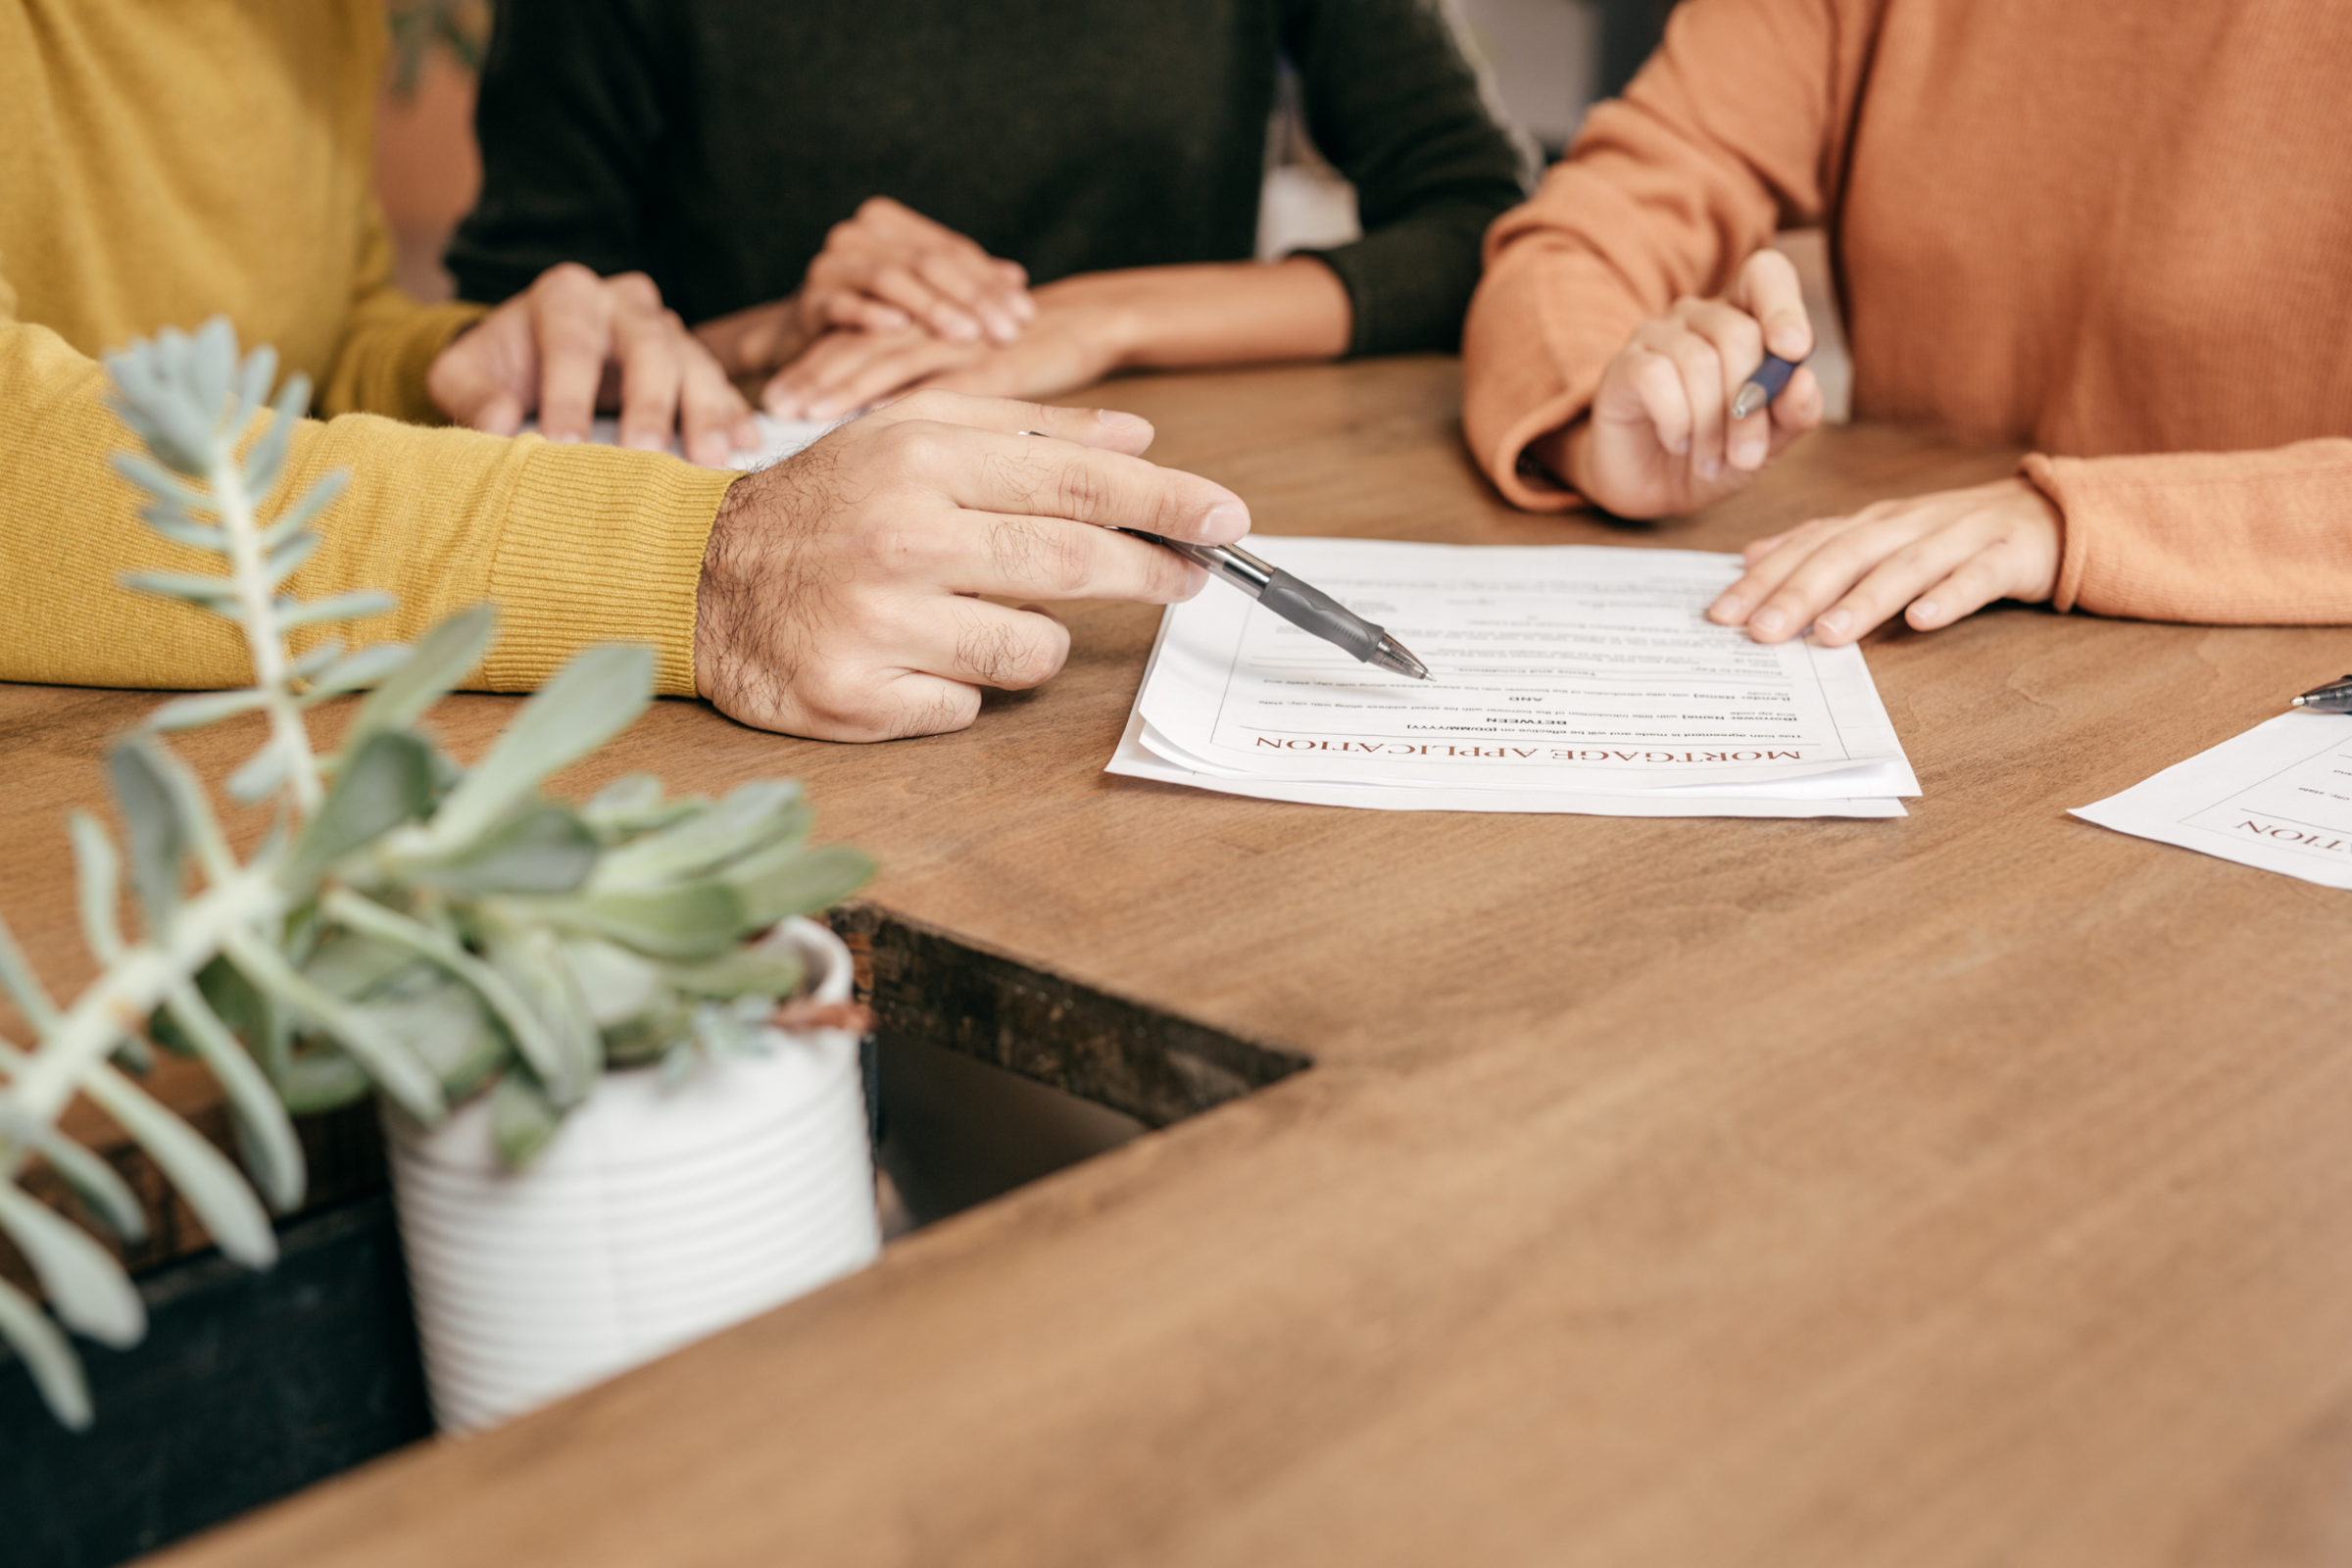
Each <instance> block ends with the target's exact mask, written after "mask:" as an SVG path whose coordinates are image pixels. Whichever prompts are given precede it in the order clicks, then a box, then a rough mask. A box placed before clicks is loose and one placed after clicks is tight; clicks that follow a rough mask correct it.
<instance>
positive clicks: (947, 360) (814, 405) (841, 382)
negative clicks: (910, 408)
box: [806, 333, 974, 419]
mask: <svg viewBox="0 0 2352 1568" xmlns="http://www.w3.org/2000/svg"><path fill="white" fill-rule="evenodd" d="M973 352H974V350H973V349H972V347H971V345H969V344H963V343H946V342H942V341H941V340H940V339H938V338H935V337H931V336H929V335H927V334H919V333H915V334H907V335H906V336H905V337H902V338H901V339H900V342H899V346H898V347H896V348H894V349H890V350H888V351H886V352H883V353H881V354H878V355H875V356H872V357H870V358H867V359H864V360H861V361H858V362H857V363H856V364H855V365H854V366H851V367H849V368H847V370H846V372H845V373H842V374H840V375H838V376H837V377H835V378H833V379H831V380H830V381H829V382H828V384H826V385H823V386H820V387H819V388H817V390H816V391H815V392H814V393H813V394H812V395H811V396H809V398H808V399H807V400H806V403H807V407H808V417H809V418H811V419H832V418H838V417H841V416H842V415H845V414H849V413H852V412H854V411H855V410H858V409H864V408H871V407H872V406H873V405H875V404H877V403H879V402H881V401H882V400H883V399H885V398H888V397H891V396H893V395H895V394H897V393H900V392H904V391H906V390H907V389H908V388H909V387H911V386H913V385H914V384H915V383H916V382H917V381H920V380H921V379H923V377H925V376H927V375H932V374H936V373H937V372H938V371H940V370H941V369H944V368H947V367H949V366H952V365H956V364H958V363H960V362H961V361H962V360H963V359H964V358H966V357H967V356H968V355H970V354H971V353H973Z"/></svg>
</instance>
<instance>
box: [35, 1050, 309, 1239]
mask: <svg viewBox="0 0 2352 1568" xmlns="http://www.w3.org/2000/svg"><path fill="white" fill-rule="evenodd" d="M81 1087H82V1092H83V1093H85V1094H87V1095H88V1096H89V1097H90V1099H91V1100H92V1101H93V1102H94V1103H96V1104H97V1106H98V1108H99V1109H100V1110H103V1111H105V1112H106V1113H107V1114H108V1115H109V1116H112V1117H114V1118H115V1122H116V1124H117V1125H119V1126H120V1127H121V1128H122V1129H123V1131H124V1132H126V1133H128V1134H129V1135H130V1137H131V1140H132V1141H133V1142H134V1143H136V1144H137V1145H138V1146H139V1147H140V1148H141V1149H144V1150H146V1151H147V1155H148V1157H149V1158H150V1159H153V1160H154V1161H155V1163H156V1165H157V1166H158V1167H159V1168H160V1169H161V1170H162V1171H163V1173H164V1175H165V1176H166V1177H167V1178H168V1179H169V1180H170V1181H171V1183H172V1186H173V1187H175V1188H177V1189H178V1190H179V1196H180V1197H182V1198H184V1199H186V1200H187V1201H188V1206H189V1207H190V1208H192V1209H194V1210H195V1211H196V1217H197V1218H198V1219H200V1220H202V1221H203V1222H204V1228H205V1229H206V1230H208V1231H210V1232H211V1233H212V1237H213V1242H214V1244H215V1245H216V1246H218V1247H219V1248H220V1249H221V1252H222V1253H223V1254H224V1255H226V1256H227V1257H229V1258H230V1259H231V1260H233V1261H235V1262H239V1263H242V1264H244V1265H245V1266H246V1267H247V1268H268V1267H269V1266H270V1264H271V1263H273V1262H275V1261H277V1235H276V1233H275V1232H274V1231H272V1230H270V1216H269V1215H267V1214H265V1213H263V1212H262V1205H261V1203H260V1201H258V1200H256V1199H255V1197H254V1196H253V1189H252V1188H251V1187H248V1186H247V1185H246V1184H245V1178H244V1177H242V1176H240V1175H238V1174H237V1168H236V1166H234V1165H232V1164H230V1163H229V1162H228V1159H227V1157H226V1156H225V1155H223V1154H222V1153H221V1151H219V1150H218V1149H215V1148H214V1147H213V1146H212V1145H211V1144H209V1143H207V1142H205V1141H204V1139H203V1138H202V1137H201V1136H199V1135H198V1134H197V1132H196V1131H195V1129H193V1128H191V1127H190V1126H189V1125H188V1124H187V1123H186V1122H184V1121H181V1120H180V1119H179V1118H178V1117H177V1116H174V1115H173V1114H172V1112H170V1111H168V1110H166V1109H165V1108H164V1107H163V1106H162V1105H160V1104H158V1103H156V1102H155V1100H154V1099H153V1098H152V1097H151V1096H150V1095H148V1093H147V1092H146V1091H145V1090H144V1089H141V1088H140V1087H139V1086H138V1085H137V1084H134V1083H132V1082H131V1081H130V1080H129V1079H127V1078H125V1077H123V1075H122V1074H121V1073H119V1072H117V1071H116V1070H115V1069H114V1068H112V1067H98V1068H96V1069H94V1070H93V1071H91V1072H89V1073H87V1074H85V1075H84V1076H83V1078H82V1080H81Z"/></svg>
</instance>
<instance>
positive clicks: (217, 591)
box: [115, 571, 237, 613]
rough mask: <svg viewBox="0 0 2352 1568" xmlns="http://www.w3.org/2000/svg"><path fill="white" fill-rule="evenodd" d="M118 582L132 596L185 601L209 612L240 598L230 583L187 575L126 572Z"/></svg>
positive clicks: (226, 579)
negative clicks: (148, 595) (138, 595)
mask: <svg viewBox="0 0 2352 1568" xmlns="http://www.w3.org/2000/svg"><path fill="white" fill-rule="evenodd" d="M115 580H116V581H117V582H119V583H121V584H122V585H123V587H125V588H127V589H129V590H130V591H131V592H132V593H138V594H155V595H157V596H159V597H161V598H164V599H184V600H186V601H187V602H188V603H190V604H192V605H196V606H199V607H200V608H202V609H205V610H214V609H218V608H219V607H220V606H221V605H224V604H228V603H230V602H231V601H233V600H234V599H235V598H236V597H237V585H236V584H235V583H234V582H233V581H231V580H230V579H228V578H226V577H201V576H198V575H196V574H195V573H194V572H187V571H126V572H124V573H123V575H122V576H120V577H118V578H116V579H115ZM222 613H227V612H225V611H224V612H222Z"/></svg>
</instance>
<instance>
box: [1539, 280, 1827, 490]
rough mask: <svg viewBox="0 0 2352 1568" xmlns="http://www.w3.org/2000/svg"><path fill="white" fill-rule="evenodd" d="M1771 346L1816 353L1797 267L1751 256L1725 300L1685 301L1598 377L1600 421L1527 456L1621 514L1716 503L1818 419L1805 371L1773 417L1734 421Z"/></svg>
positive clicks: (1555, 437) (1590, 419)
mask: <svg viewBox="0 0 2352 1568" xmlns="http://www.w3.org/2000/svg"><path fill="white" fill-rule="evenodd" d="M1767 348H1769V349H1771V351H1772V352H1773V353H1775V354H1778V355H1779V356H1781V357H1782V358H1783V359H1785V360H1791V361H1794V360H1801V359H1804V358H1805V357H1806V356H1807V355H1809V354H1811V353H1812V352H1813V324H1812V321H1811V320H1810V319H1808V318H1807V316H1806V315H1805V301H1804V292H1803V290H1802V289H1801V288H1800V287H1799V286H1798V283H1797V277H1796V269H1795V268H1794V267H1793V266H1791V265H1790V263H1789V258H1788V257H1786V256H1783V255H1782V254H1781V253H1780V252H1779V251H1775V250H1762V251H1758V252H1756V254H1755V255H1753V256H1751V257H1749V258H1748V259H1747V262H1746V264H1745V265H1744V266H1742V267H1741V268H1740V274H1739V276H1738V277H1736V278H1734V279H1733V282H1732V287H1731V289H1730V291H1729V292H1728V293H1726V294H1725V295H1724V296H1723V297H1722V298H1721V299H1712V300H1701V299H1690V298H1685V299H1681V300H1677V301H1676V302H1675V305H1674V309H1673V310H1671V311H1669V312H1668V313H1667V314H1666V315H1664V316H1661V317H1657V318H1654V319H1650V320H1647V321H1644V322H1642V324H1641V325H1640V326H1639V327H1636V328H1635V329H1634V334H1633V336H1632V337H1631V338H1630V339H1629V340H1628V341H1627V343H1626V345H1625V347H1624V348H1623V349H1621V350H1619V351H1618V353H1617V355H1616V357H1615V358H1613V359H1611V360H1610V361H1609V363H1608V366H1607V368H1604V369H1603V370H1602V371H1601V376H1600V385H1599V387H1598V389H1597V390H1596V391H1595V392H1594V393H1593V408H1592V412H1591V413H1590V414H1589V415H1587V416H1586V417H1584V418H1582V419H1580V420H1578V421H1576V422H1575V423H1573V424H1570V425H1567V426H1566V427H1564V428H1562V429H1559V430H1555V431H1553V432H1552V433H1551V434H1549V435H1546V436H1543V437H1541V438H1539V439H1538V440H1536V441H1535V442H1533V443H1531V445H1530V447H1529V453H1530V455H1531V456H1532V457H1533V458H1534V459H1535V460H1536V461H1537V462H1538V463H1540V464H1542V465H1543V466H1544V467H1545V468H1547V469H1549V470H1550V471H1551V472H1552V473H1555V474H1557V475H1559V476H1560V478H1562V479H1564V480H1565V481H1567V483H1568V484H1569V485H1570V486H1571V487H1572V488H1574V489H1575V490H1576V491H1577V493H1578V494H1580V495H1582V496H1583V497H1584V498H1585V499H1586V500H1588V501H1590V502H1592V503H1593V505H1594V506H1598V507H1605V508H1606V509H1608V510H1609V511H1610V512H1613V513H1615V514H1617V515H1619V516H1621V517H1663V516H1669V515H1674V514H1677V513H1684V512H1693V511H1696V510H1697V509H1698V508H1700V507H1703V506H1706V505H1707V504H1708V503H1710V502H1714V501H1720V500H1722V499H1723V498H1724V497H1725V496H1728V495H1730V494H1732V493H1733V492H1734V491H1736V490H1740V489H1741V488H1743V487H1745V486H1746V485H1747V484H1748V483H1749V482H1750V481H1752V480H1753V479H1754V478H1755V476H1756V475H1757V474H1758V473H1760V472H1762V471H1763V468H1764V466H1765V464H1767V463H1768V462H1770V461H1771V460H1772V459H1773V458H1775V457H1778V456H1779V455H1780V454H1781V452H1782V451H1783V450H1784V449H1786V448H1787V447H1788V445H1789V443H1790V442H1791V441H1794V440H1795V439H1796V438H1797V437H1798V436H1800V435H1802V434H1804V433H1805V432H1806V431H1807V430H1810V429H1812V428H1813V427H1814V426H1815V425H1817V424H1819V423H1820V422H1821V411H1822V403H1821V384H1820V383H1819V382H1818V381H1816V380H1815V379H1814V377H1813V372H1812V371H1811V370H1810V369H1806V368H1798V370H1797V371H1796V373H1795V374H1794V375H1792V376H1790V377H1789V384H1788V386H1787V387H1786V388H1784V389H1783V391H1782V393H1781V395H1780V396H1779V397H1778V398H1776V399H1774V400H1773V401H1772V403H1771V404H1770V405H1768V406H1767V407H1766V408H1764V409H1761V410H1758V411H1757V412H1756V413H1754V414H1751V415H1749V416H1748V417H1746V418H1744V419H1734V418H1733V417H1731V411H1732V402H1733V399H1734V398H1736V397H1737V396H1738V395H1739V392H1740V384H1741V383H1742V382H1744V381H1745V380H1746V379H1747V378H1748V376H1750V375H1751V374H1753V373H1754V372H1755V369H1756V368H1757V367H1758V366H1760V365H1762V364H1763V363H1764V351H1765V350H1766V349H1767Z"/></svg>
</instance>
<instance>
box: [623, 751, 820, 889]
mask: <svg viewBox="0 0 2352 1568" xmlns="http://www.w3.org/2000/svg"><path fill="white" fill-rule="evenodd" d="M808 831H809V807H808V804H807V802H806V801H805V800H804V799H803V797H802V794H801V787H800V785H798V784H796V783H793V782H792V781H790V780H787V779H757V780H754V781H753V782H751V783H749V784H746V785H744V786H743V787H741V788H740V789H738V790H736V791H735V793H733V794H732V795H729V796H728V797H727V798H726V799H725V800H723V801H721V802H719V803H718V804H717V805H716V806H711V807H708V808H706V809H703V810H702V811H700V812H698V813H697V814H695V815H694V816H691V817H688V818H686V819H685V820H684V821H681V822H679V823H677V824H676V825H674V826H672V827H668V828H664V829H663V830H662V831H661V832H658V833H649V834H647V835H646V836H645V837H643V838H640V839H633V840H631V841H630V842H629V843H626V844H623V845H620V846H619V847H617V848H615V849H613V850H611V851H608V852H607V853H606V855H605V858H604V859H603V860H601V861H599V862H598V864H597V868H596V887H597V889H598V891H600V892H601V891H604V890H606V889H613V888H627V887H650V886H654V885H656V884H659V883H663V882H675V881H682V880H684V879H686V878H688V877H692V876H696V875H699V874H701V873H703V872H705V871H709V870H711V869H712V868H714V867H717V866H722V865H725V864H727V863H728V862H730V861H733V860H735V859H737V858H740V857H742V856H744V855H747V854H749V853H751V852H752V851H754V850H759V849H765V848H768V847H769V846H771V845H774V844H777V843H781V842H786V841H789V842H791V843H795V844H797V843H798V842H799V841H800V839H801V838H802V837H803V836H804V835H806V834H807V832H808Z"/></svg>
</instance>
